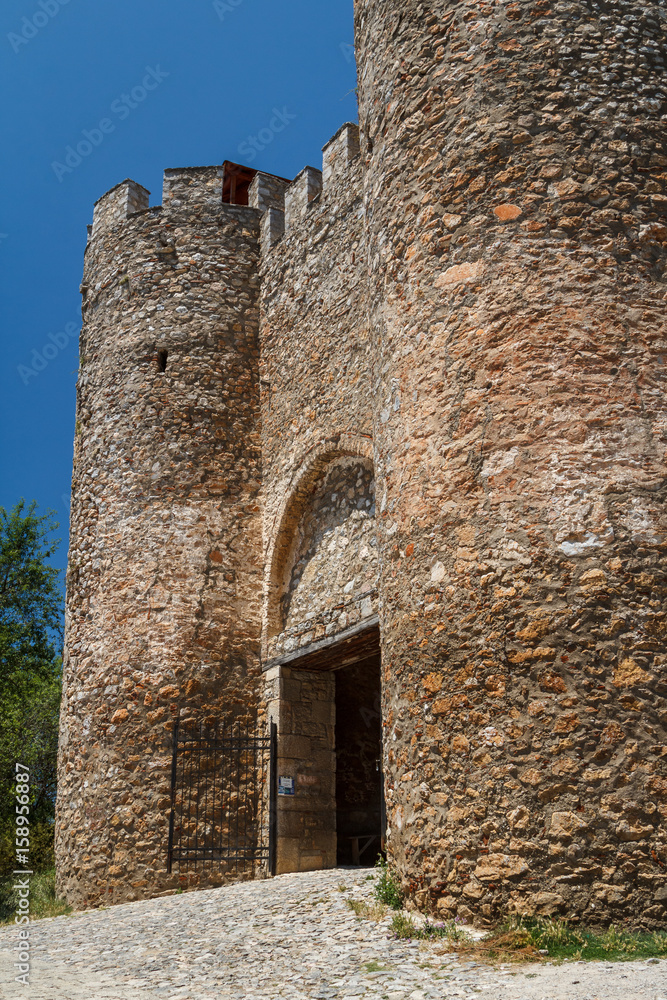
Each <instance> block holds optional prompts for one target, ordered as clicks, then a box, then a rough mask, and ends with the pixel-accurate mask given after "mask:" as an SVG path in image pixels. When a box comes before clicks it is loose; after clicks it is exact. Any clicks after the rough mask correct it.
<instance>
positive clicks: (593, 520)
mask: <svg viewBox="0 0 667 1000" xmlns="http://www.w3.org/2000/svg"><path fill="white" fill-rule="evenodd" d="M355 8H356V37H357V56H358V68H359V93H360V126H361V145H362V157H363V158H364V162H365V178H366V182H365V183H366V192H365V199H366V224H367V235H368V239H369V262H370V294H371V298H372V306H371V327H372V333H371V335H372V337H373V339H374V350H375V358H376V378H377V380H378V382H377V386H378V405H377V412H376V419H375V446H376V468H375V471H376V477H377V501H378V524H379V527H378V531H379V547H380V561H381V567H382V569H381V573H380V594H381V605H380V606H381V611H380V630H381V636H382V659H383V669H384V701H385V704H384V716H385V755H386V760H385V773H386V775H387V782H388V784H387V805H388V821H389V827H390V829H389V834H388V843H389V849H390V851H391V853H392V854H393V857H394V860H395V862H396V864H397V865H398V868H399V870H400V872H401V874H402V876H403V878H404V881H405V883H406V885H407V886H409V888H410V889H411V891H412V892H413V893H414V894H415V895H416V900H417V902H418V904H419V905H421V906H423V907H425V908H428V909H431V910H434V911H437V912H438V913H440V914H442V915H443V916H452V915H454V914H459V915H461V916H463V917H468V918H473V917H474V918H476V919H482V920H483V919H489V920H490V919H492V918H495V917H497V916H498V915H499V914H500V913H501V912H503V911H507V910H508V909H510V910H511V909H514V910H518V911H521V912H527V913H541V914H546V913H568V914H569V915H570V916H575V917H581V918H585V919H586V920H587V921H591V920H595V921H598V920H599V921H603V920H607V919H611V918H613V919H615V920H618V919H624V918H626V917H627V918H630V919H632V920H633V921H634V922H635V923H643V924H644V925H648V926H658V925H660V923H661V922H664V918H665V908H666V906H667V881H666V875H665V872H666V871H667V868H666V866H667V828H666V825H665V819H666V817H667V768H666V758H665V753H666V752H665V743H666V740H665V725H666V723H667V713H666V712H665V708H664V695H665V693H667V683H666V682H667V656H666V655H665V638H666V636H667V615H666V609H665V545H666V543H667V515H666V513H665V473H666V471H667V468H666V462H665V458H666V455H665V449H666V447H667V403H666V401H665V372H666V371H667V367H666V362H667V342H666V338H665V334H666V332H667V331H666V329H665V317H666V315H667V301H666V300H667V279H666V276H665V272H664V266H665V256H666V251H667V183H666V182H667V148H666V142H665V139H666V132H667V87H666V86H665V68H666V57H665V39H666V38H667V14H666V12H665V8H664V5H662V4H660V3H658V2H656V0H644V2H639V0H606V2H597V0H516V2H512V3H496V2H488V3H487V2H479V0H466V2H463V3H456V2H453V0H430V2H428V3H427V2H422V0H400V2H399V0H357V2H356V4H355Z"/></svg>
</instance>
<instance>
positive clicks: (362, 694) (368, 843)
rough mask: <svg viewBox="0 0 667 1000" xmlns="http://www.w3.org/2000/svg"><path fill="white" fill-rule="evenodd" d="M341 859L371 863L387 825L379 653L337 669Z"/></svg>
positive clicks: (339, 842)
mask: <svg viewBox="0 0 667 1000" xmlns="http://www.w3.org/2000/svg"><path fill="white" fill-rule="evenodd" d="M335 680H336V737H335V746H336V835H337V862H338V864H339V865H351V864H362V865H373V864H374V863H375V861H376V859H377V856H378V853H379V851H380V847H381V836H382V825H383V817H382V811H383V788H382V712H381V704H380V683H381V680H380V654H379V652H378V653H377V655H374V656H370V657H367V658H366V659H364V660H359V661H358V662H356V663H352V664H349V665H348V666H345V667H341V668H339V669H338V670H336V671H335Z"/></svg>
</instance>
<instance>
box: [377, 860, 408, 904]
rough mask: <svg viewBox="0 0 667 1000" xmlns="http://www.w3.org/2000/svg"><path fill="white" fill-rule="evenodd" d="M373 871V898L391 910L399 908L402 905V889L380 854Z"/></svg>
mask: <svg viewBox="0 0 667 1000" xmlns="http://www.w3.org/2000/svg"><path fill="white" fill-rule="evenodd" d="M375 872H376V884H375V892H374V895H375V898H376V899H378V900H379V901H380V902H381V903H384V904H385V906H390V907H391V909H392V910H400V909H401V907H402V906H403V890H402V889H401V885H400V883H399V881H398V879H397V878H396V876H395V875H394V873H393V872H392V870H391V868H390V867H389V865H388V864H387V862H386V861H385V859H384V858H383V857H382V855H380V857H379V858H378V859H377V861H376V862H375Z"/></svg>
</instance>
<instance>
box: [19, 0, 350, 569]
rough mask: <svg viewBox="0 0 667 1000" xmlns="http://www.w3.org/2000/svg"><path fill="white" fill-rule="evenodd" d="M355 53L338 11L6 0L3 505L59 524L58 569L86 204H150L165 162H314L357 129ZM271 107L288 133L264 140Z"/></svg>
mask: <svg viewBox="0 0 667 1000" xmlns="http://www.w3.org/2000/svg"><path fill="white" fill-rule="evenodd" d="M352 41H353V27H352V0H284V2H278V0H187V2H186V0H180V2H178V0H152V2H149V0H114V2H113V3H105V2H102V0H66V2H64V0H5V3H4V4H3V6H2V12H1V13H0V52H2V57H1V58H0V80H1V87H2V93H3V94H4V100H3V102H2V108H1V109H0V116H1V117H0V121H1V125H2V131H1V134H2V136H3V156H2V162H1V164H0V171H1V174H2V176H1V177H0V185H1V190H2V192H3V197H2V199H1V200H0V337H1V338H2V357H3V364H2V366H1V369H0V378H1V379H2V383H1V385H0V407H1V409H0V435H1V436H0V444H1V452H0V505H1V506H4V507H11V506H13V505H14V504H15V503H16V502H17V500H18V499H19V498H20V497H25V498H26V499H27V500H32V499H35V500H36V501H37V502H38V504H39V507H40V510H45V509H46V508H51V509H53V510H55V511H56V512H57V515H58V519H59V521H60V522H61V531H60V534H61V535H62V538H63V544H62V546H61V548H60V552H59V555H58V558H57V560H56V565H58V566H64V565H65V562H66V548H67V520H68V507H69V490H70V478H71V461H72V440H73V435H74V404H75V383H76V368H77V365H78V343H77V335H78V330H79V327H80V297H79V283H80V281H81V273H82V268H83V250H84V246H85V240H86V225H87V224H88V223H90V222H92V214H93V203H94V202H95V201H96V199H97V198H99V197H100V195H102V194H103V193H104V192H105V191H107V190H108V189H109V188H110V187H112V186H113V185H114V184H117V183H118V182H119V181H121V180H123V179H124V178H125V177H131V178H133V179H134V180H136V181H138V182H139V183H140V184H143V185H144V186H145V187H147V188H149V190H150V191H151V192H152V194H151V204H159V203H160V197H161V189H162V171H163V170H164V169H165V168H167V167H181V166H200V165H206V164H215V163H222V161H223V160H225V159H231V160H238V161H239V162H246V163H248V164H249V165H250V163H249V161H250V160H252V166H253V167H259V168H261V169H263V170H267V171H269V172H270V173H276V174H279V175H281V176H285V177H293V176H295V175H296V174H297V173H298V171H299V170H301V169H302V167H304V166H306V164H311V165H312V166H321V153H320V150H321V147H322V146H323V145H324V143H325V142H326V141H327V139H329V138H330V137H331V136H332V135H333V134H334V132H335V131H336V130H337V129H338V127H339V126H340V125H341V124H342V123H343V122H344V121H350V120H353V121H354V120H356V117H357V109H356V98H355V95H354V87H355V84H356V81H355V68H354V60H353V57H352ZM147 76H148V84H149V85H150V86H152V89H150V90H148V89H146V88H145V87H143V84H144V83H145V82H146V78H147ZM275 109H278V111H279V112H281V113H282V115H283V117H284V119H285V120H286V121H287V125H286V127H285V128H284V129H283V130H282V131H281V132H279V133H274V134H272V135H270V133H269V131H267V129H268V126H269V122H270V121H271V120H272V119H273V118H274V116H275ZM102 119H107V122H110V123H111V126H113V127H112V128H111V127H110V125H109V124H107V125H106V126H105V128H106V129H107V131H106V132H105V131H101V130H100V129H99V124H100V121H101V120H102ZM86 133H87V134H86ZM266 140H269V141H266ZM80 143H83V145H82V146H81V147H80V148H81V150H82V151H83V152H84V155H83V156H80V155H79V154H78V153H77V152H76V147H77V146H78V145H79V144H80ZM68 147H71V149H72V150H73V152H68ZM253 147H254V150H255V152H254V155H253V156H250V155H248V150H249V149H252V148H253ZM259 147H263V148H259ZM89 149H90V151H88V150H89ZM77 161H79V162H77ZM38 369H40V370H39V371H38Z"/></svg>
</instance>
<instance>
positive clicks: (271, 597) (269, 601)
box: [262, 434, 373, 662]
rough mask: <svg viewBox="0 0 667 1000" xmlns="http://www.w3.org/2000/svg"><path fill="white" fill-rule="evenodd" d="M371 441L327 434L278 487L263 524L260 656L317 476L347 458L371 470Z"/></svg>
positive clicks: (277, 623) (265, 652)
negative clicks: (273, 510) (271, 511)
mask: <svg viewBox="0 0 667 1000" xmlns="http://www.w3.org/2000/svg"><path fill="white" fill-rule="evenodd" d="M372 454H373V446H372V441H371V439H370V438H369V437H367V436H362V435H352V434H340V435H338V436H336V437H332V438H326V439H324V440H322V441H321V442H320V443H319V444H318V445H316V446H315V447H314V448H312V449H311V450H310V451H309V453H308V454H307V455H306V456H305V457H304V458H303V459H302V461H301V462H300V463H299V464H298V466H297V467H296V469H295V470H294V472H293V473H292V474H291V475H290V476H289V479H288V481H287V482H286V483H285V485H284V486H283V487H282V488H281V489H280V490H279V491H278V502H277V503H276V508H277V509H276V513H275V515H274V517H273V518H271V520H270V521H269V523H268V524H267V527H266V535H267V536H268V538H269V544H268V546H267V550H266V555H265V560H264V565H265V567H266V571H265V577H264V595H263V615H262V619H263V622H262V659H263V661H264V662H267V661H268V660H270V659H271V657H272V653H273V649H272V648H271V647H272V643H271V640H272V639H274V638H275V636H277V635H279V634H280V632H281V630H282V626H283V613H282V611H283V604H284V602H283V597H284V592H285V590H286V588H287V587H288V585H289V581H288V579H287V576H288V575H289V574H291V570H292V563H291V559H290V557H291V556H293V554H294V553H293V548H294V543H295V536H296V533H297V531H298V528H299V524H300V522H301V520H302V518H303V515H304V511H305V510H306V507H307V505H308V501H309V499H310V498H311V496H312V492H313V489H314V488H315V486H316V484H317V483H318V480H321V479H322V477H323V476H324V475H325V474H326V471H327V469H328V468H329V467H330V466H331V465H332V464H333V463H336V462H340V461H341V460H344V459H346V458H357V459H359V460H363V461H364V462H365V463H366V465H367V467H368V468H370V469H371V470H372V468H373V464H372Z"/></svg>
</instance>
